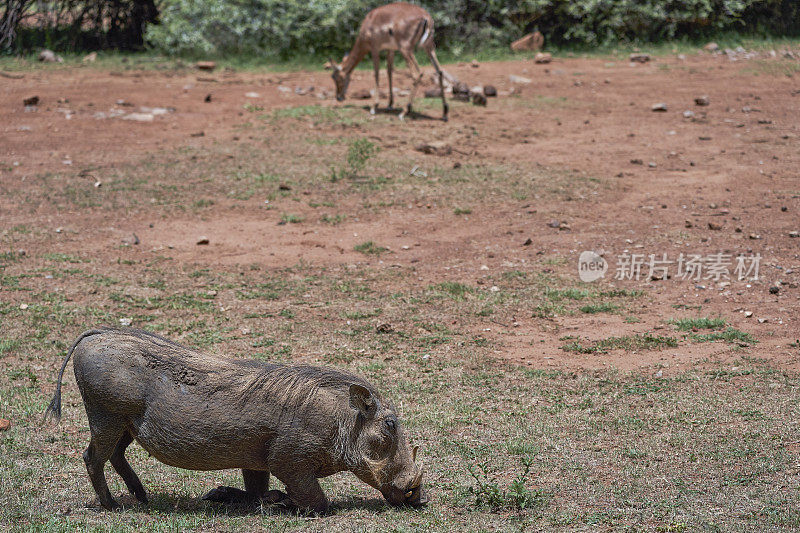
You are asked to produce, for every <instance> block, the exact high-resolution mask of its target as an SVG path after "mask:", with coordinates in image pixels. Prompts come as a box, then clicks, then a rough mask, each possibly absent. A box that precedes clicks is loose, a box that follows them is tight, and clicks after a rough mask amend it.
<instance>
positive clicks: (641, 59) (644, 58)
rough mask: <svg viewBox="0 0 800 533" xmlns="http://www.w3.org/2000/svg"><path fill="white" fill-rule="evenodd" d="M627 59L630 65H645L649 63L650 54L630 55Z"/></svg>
mask: <svg viewBox="0 0 800 533" xmlns="http://www.w3.org/2000/svg"><path fill="white" fill-rule="evenodd" d="M628 59H630V60H631V63H647V62H648V61H650V54H631V55H630V57H629V58H628Z"/></svg>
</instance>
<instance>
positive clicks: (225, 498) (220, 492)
mask: <svg viewBox="0 0 800 533" xmlns="http://www.w3.org/2000/svg"><path fill="white" fill-rule="evenodd" d="M242 477H244V488H245V490H242V489H237V488H236V487H225V486H219V487H217V488H216V489H213V490H211V491H209V492H208V494H206V495H205V496H203V499H204V500H208V501H212V502H219V503H225V504H228V505H242V504H253V503H258V502H262V503H266V504H276V503H283V502H285V501H286V499H287V498H288V496H287V495H286V494H285V493H283V492H281V491H279V490H268V489H269V472H264V471H259V470H247V469H246V468H245V469H242Z"/></svg>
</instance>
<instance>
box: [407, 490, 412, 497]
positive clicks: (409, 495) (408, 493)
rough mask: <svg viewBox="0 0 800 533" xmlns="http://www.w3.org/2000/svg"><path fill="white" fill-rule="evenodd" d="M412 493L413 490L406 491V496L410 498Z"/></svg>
mask: <svg viewBox="0 0 800 533" xmlns="http://www.w3.org/2000/svg"><path fill="white" fill-rule="evenodd" d="M412 494H414V491H413V490H410V491H408V492H406V498H410V497H411V495H412Z"/></svg>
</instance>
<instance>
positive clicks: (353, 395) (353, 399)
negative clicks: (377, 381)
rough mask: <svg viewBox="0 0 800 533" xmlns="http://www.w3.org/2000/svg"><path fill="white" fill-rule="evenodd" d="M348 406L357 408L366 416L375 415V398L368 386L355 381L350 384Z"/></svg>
mask: <svg viewBox="0 0 800 533" xmlns="http://www.w3.org/2000/svg"><path fill="white" fill-rule="evenodd" d="M350 407H352V408H353V409H358V411H359V412H360V413H361V414H363V415H364V416H366V417H372V416H375V407H376V402H375V398H373V397H372V393H371V392H369V389H368V388H366V387H364V386H362V385H359V384H357V383H353V384H352V385H350Z"/></svg>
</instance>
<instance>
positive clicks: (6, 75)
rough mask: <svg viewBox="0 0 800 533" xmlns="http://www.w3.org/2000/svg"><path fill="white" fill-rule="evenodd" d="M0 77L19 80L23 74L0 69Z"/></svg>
mask: <svg viewBox="0 0 800 533" xmlns="http://www.w3.org/2000/svg"><path fill="white" fill-rule="evenodd" d="M0 77H3V78H10V79H12V80H21V79H22V78H24V77H25V74H12V73H10V72H3V71H2V70H0Z"/></svg>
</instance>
